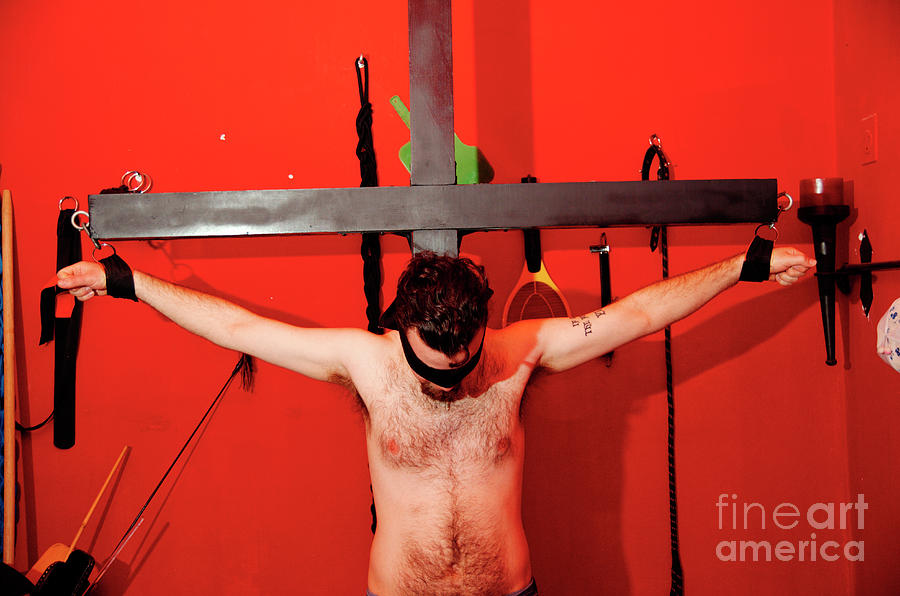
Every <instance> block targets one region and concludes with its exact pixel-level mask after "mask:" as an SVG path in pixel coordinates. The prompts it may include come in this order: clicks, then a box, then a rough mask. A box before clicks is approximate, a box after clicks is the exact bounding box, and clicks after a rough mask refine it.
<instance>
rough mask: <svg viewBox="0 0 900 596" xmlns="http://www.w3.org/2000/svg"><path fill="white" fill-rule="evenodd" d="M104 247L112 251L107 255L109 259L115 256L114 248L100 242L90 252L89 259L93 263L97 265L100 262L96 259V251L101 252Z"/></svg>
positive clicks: (107, 243)
mask: <svg viewBox="0 0 900 596" xmlns="http://www.w3.org/2000/svg"><path fill="white" fill-rule="evenodd" d="M104 246H108V247H110V248H111V249H112V254H111V255H109V256H110V257H112V256H115V254H116V247H115V246H113V245H112V244H110V243H109V242H100V243H99V244H97V245H96V246H95V247H94V250H92V251H91V258H92V259H94V261H95V262H97V263H99V262H100V261H99V260H98V259H97V251H98V250H103V247H104ZM106 258H108V257H106Z"/></svg>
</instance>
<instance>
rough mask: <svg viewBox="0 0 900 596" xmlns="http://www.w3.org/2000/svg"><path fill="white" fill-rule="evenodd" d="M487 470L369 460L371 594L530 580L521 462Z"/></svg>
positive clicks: (511, 585) (501, 590)
mask: <svg viewBox="0 0 900 596" xmlns="http://www.w3.org/2000/svg"><path fill="white" fill-rule="evenodd" d="M507 463H508V464H511V465H503V466H499V467H497V468H494V469H493V470H492V471H491V472H492V473H489V474H486V473H484V472H485V471H484V470H480V471H479V470H475V471H467V470H465V469H462V468H456V469H455V470H454V471H453V474H452V476H453V477H449V478H448V477H446V475H445V474H441V473H437V472H435V473H433V474H432V473H429V472H428V471H421V470H420V471H417V472H415V473H410V472H406V471H400V470H391V469H385V468H380V467H378V466H376V467H375V468H373V469H372V484H373V491H374V493H375V500H376V501H375V502H376V507H377V512H378V528H377V532H376V534H375V538H374V540H373V542H372V549H371V552H370V558H369V586H368V587H369V589H370V590H371V591H372V592H374V593H375V594H377V595H378V596H394V595H407V594H410V595H412V594H415V595H441V594H447V595H450V594H460V595H462V594H473V595H474V594H478V595H487V594H497V595H503V594H509V593H511V592H515V591H516V590H519V589H521V588H524V587H525V586H526V585H527V584H528V582H529V581H530V580H531V561H530V557H529V553H528V544H527V542H526V539H525V532H524V530H523V528H522V519H521V488H520V486H521V466H519V465H517V463H518V462H512V461H510V462H507Z"/></svg>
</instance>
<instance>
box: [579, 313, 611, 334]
mask: <svg viewBox="0 0 900 596" xmlns="http://www.w3.org/2000/svg"><path fill="white" fill-rule="evenodd" d="M595 314H596V313H595ZM604 314H605V313H604ZM571 321H572V327H583V328H584V335H585V337H587V336H588V335H590V333H591V320H590V317H589V316H587V315H584V316H582V317H579V318H577V319H571Z"/></svg>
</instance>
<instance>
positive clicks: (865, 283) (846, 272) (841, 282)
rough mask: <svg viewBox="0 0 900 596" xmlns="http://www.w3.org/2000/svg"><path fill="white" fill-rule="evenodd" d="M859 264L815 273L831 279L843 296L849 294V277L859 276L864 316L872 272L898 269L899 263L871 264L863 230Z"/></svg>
mask: <svg viewBox="0 0 900 596" xmlns="http://www.w3.org/2000/svg"><path fill="white" fill-rule="evenodd" d="M859 256H860V261H861V262H860V263H858V264H855V265H850V264H844V265H843V266H842V267H841V268H840V269H837V270H836V271H832V272H827V271H823V272H821V273H816V276H817V277H823V278H832V279H834V283H835V285H836V286H837V288H838V289H839V290H840V291H841V293H843V294H844V295H849V294H850V289H851V288H850V285H851V284H850V276H851V275H859V276H860V288H859V293H860V301H861V302H862V303H863V308H864V309H865V311H866V314H867V315H868V314H869V307H870V306H871V305H872V298H873V292H872V272H873V271H889V270H892V269H900V261H879V262H877V263H873V262H872V244H871V242H870V240H869V232H868V230H863V233H862V235H861V236H860V246H859Z"/></svg>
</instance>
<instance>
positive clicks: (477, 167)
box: [390, 95, 494, 184]
mask: <svg viewBox="0 0 900 596" xmlns="http://www.w3.org/2000/svg"><path fill="white" fill-rule="evenodd" d="M390 102H391V105H392V106H394V111H395V112H397V115H398V116H400V120H402V121H403V124H405V125H406V128H409V109H408V108H407V107H406V104H404V103H403V100H401V99H400V96H398V95H395V96H393V97H392V98H391V99H390ZM453 143H454V154H455V157H456V183H457V184H478V183H484V182H490V181H491V180H493V179H494V169H493V168H492V167H491V164H489V163H488V161H487V159H485V157H484V155H483V154H482V153H481V150H480V149H478V147H475V146H472V145H466V144H465V143H463V142H462V141H460V140H459V137H458V136H456V134H454V135H453ZM398 156H399V157H400V161H401V162H402V163H403V165H404V166H406V171H407V172H411V170H410V165H409V164H410V160H411V156H412V144H411V143H406V144H405V145H403V146H402V147H400V151H399V152H398Z"/></svg>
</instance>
